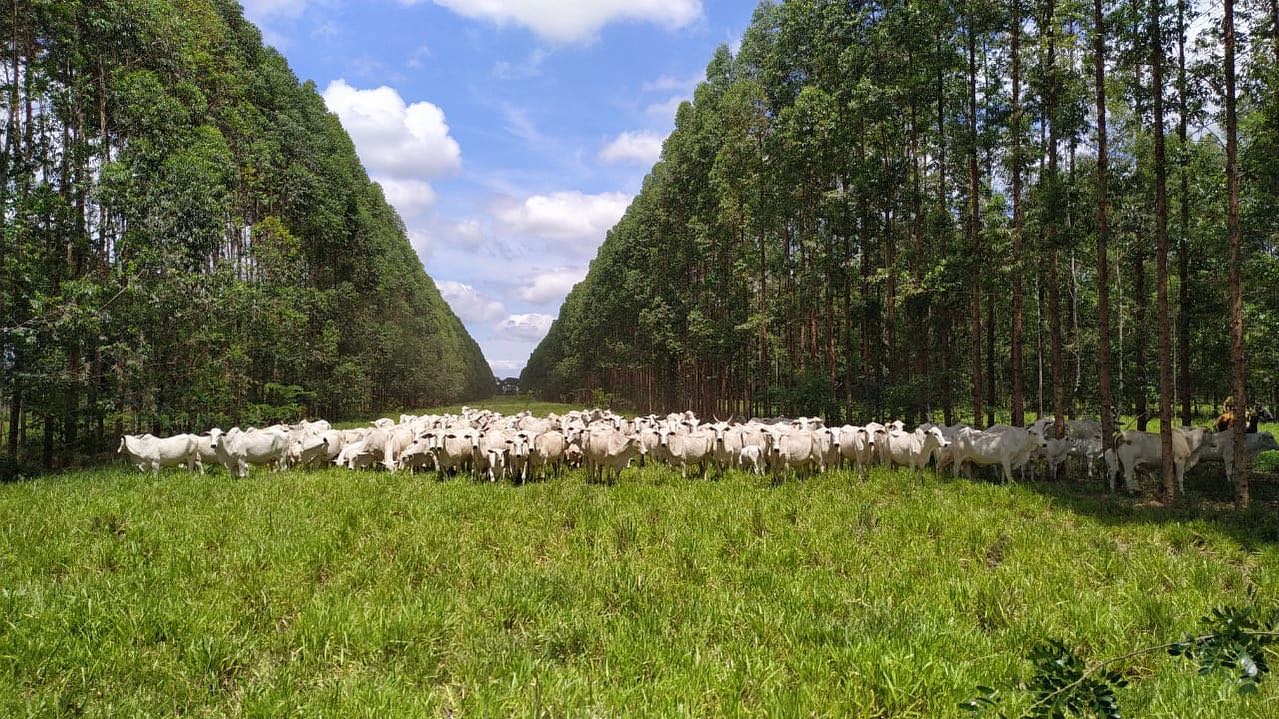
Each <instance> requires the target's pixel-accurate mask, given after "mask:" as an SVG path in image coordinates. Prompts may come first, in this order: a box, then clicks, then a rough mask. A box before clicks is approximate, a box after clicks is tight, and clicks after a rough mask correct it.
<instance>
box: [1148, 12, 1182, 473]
mask: <svg viewBox="0 0 1279 719" xmlns="http://www.w3.org/2000/svg"><path fill="white" fill-rule="evenodd" d="M1162 15H1163V1H1162V0H1150V89H1151V99H1152V108H1153V110H1154V135H1155V158H1154V176H1155V296H1156V298H1157V299H1156V307H1155V313H1156V315H1157V316H1156V322H1157V323H1158V325H1159V330H1158V331H1159V447H1160V453H1161V455H1162V457H1163V465H1162V466H1163V488H1164V494H1165V496H1167V497H1172V496H1174V495H1175V494H1176V491H1177V485H1176V473H1175V471H1174V468H1173V463H1172V460H1173V456H1172V392H1173V384H1172V323H1171V318H1170V311H1169V307H1168V167H1167V164H1166V162H1165V160H1166V157H1165V155H1166V153H1165V148H1164V99H1163V98H1164V87H1163V81H1164V76H1163V67H1164V43H1163V32H1162V27H1161V26H1162V24H1163V17H1162Z"/></svg>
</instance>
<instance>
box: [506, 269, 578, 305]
mask: <svg viewBox="0 0 1279 719" xmlns="http://www.w3.org/2000/svg"><path fill="white" fill-rule="evenodd" d="M583 277H586V270H585V269H582V268H574V267H557V268H555V269H553V270H548V271H546V272H539V273H537V274H535V275H533V276H532V277H530V278H529V279H528V281H527V282H526V283H525V284H524V285H522V286H520V287H518V288H516V290H515V296H516V297H518V298H519V299H521V300H524V301H525V302H528V303H531V304H535V305H545V304H550V303H552V302H559V301H560V300H562V299H564V296H565V295H567V294H568V293H569V290H571V289H573V285H576V284H577V283H578V282H581V281H582V278H583Z"/></svg>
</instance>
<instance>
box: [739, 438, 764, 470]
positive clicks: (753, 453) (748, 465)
mask: <svg viewBox="0 0 1279 719" xmlns="http://www.w3.org/2000/svg"><path fill="white" fill-rule="evenodd" d="M737 463H738V465H740V466H741V468H742V469H746V470H750V471H751V472H754V473H755V474H756V475H762V474H764V450H763V448H761V447H757V446H755V445H753V444H748V445H746V446H745V447H742V449H741V451H740V452H739V453H738V455H737Z"/></svg>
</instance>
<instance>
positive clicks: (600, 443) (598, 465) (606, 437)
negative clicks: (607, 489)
mask: <svg viewBox="0 0 1279 719" xmlns="http://www.w3.org/2000/svg"><path fill="white" fill-rule="evenodd" d="M641 448H642V445H640V442H639V439H638V438H637V437H635V436H634V435H628V434H623V433H622V432H619V431H617V430H615V429H611V428H601V429H596V430H594V431H591V432H590V433H588V434H587V435H586V437H585V438H584V440H583V444H582V452H583V454H584V455H585V458H586V467H587V472H588V474H589V477H590V481H592V482H596V481H601V482H602V481H607V482H609V483H612V482H614V481H616V480H617V479H618V478H620V477H621V474H622V470H623V469H624V468H625V467H626V466H627V465H629V464H630V462H631V460H632V459H634V458H635V457H638V456H639V454H640V450H641Z"/></svg>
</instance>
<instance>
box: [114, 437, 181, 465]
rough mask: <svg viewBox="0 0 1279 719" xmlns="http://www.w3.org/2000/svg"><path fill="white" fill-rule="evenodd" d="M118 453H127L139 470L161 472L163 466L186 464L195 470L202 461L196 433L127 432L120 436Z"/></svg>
mask: <svg viewBox="0 0 1279 719" xmlns="http://www.w3.org/2000/svg"><path fill="white" fill-rule="evenodd" d="M116 453H117V454H124V453H127V454H128V455H129V460H130V463H131V464H133V465H135V466H137V468H138V470H139V471H143V472H145V471H146V470H148V469H150V470H151V471H152V472H159V471H160V468H161V467H177V466H184V467H186V468H187V469H190V470H194V469H196V467H197V466H198V464H199V462H200V452H199V442H198V438H197V437H196V436H195V435H194V434H178V435H174V436H172V437H163V438H162V437H156V436H154V435H151V434H143V435H135V434H126V435H124V436H123V437H121V438H120V447H119V449H117V450H116Z"/></svg>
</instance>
